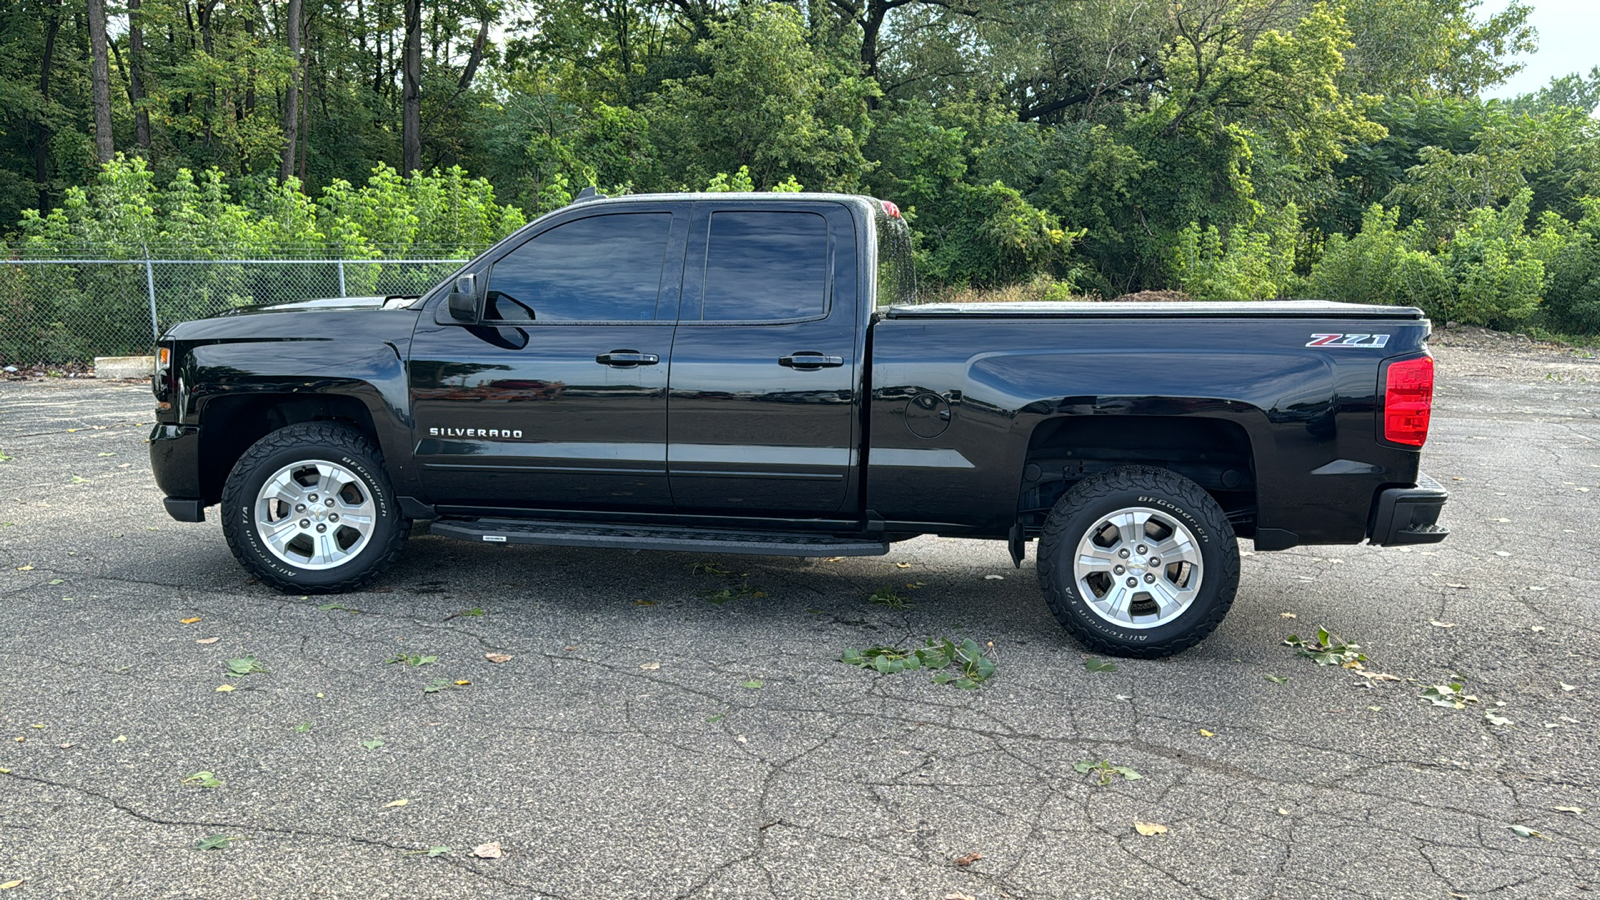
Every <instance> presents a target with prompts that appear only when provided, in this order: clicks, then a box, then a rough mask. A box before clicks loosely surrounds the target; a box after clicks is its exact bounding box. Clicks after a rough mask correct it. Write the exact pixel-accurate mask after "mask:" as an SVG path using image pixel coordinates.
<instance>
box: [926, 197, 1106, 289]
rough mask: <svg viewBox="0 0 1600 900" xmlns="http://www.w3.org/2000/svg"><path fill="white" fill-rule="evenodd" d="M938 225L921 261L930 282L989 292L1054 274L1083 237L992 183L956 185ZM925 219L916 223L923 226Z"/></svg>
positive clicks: (1058, 220)
mask: <svg viewBox="0 0 1600 900" xmlns="http://www.w3.org/2000/svg"><path fill="white" fill-rule="evenodd" d="M940 212H941V214H940V224H939V225H936V226H934V229H933V232H934V233H933V234H932V235H929V236H930V237H933V238H935V240H932V241H930V243H932V244H933V249H932V251H931V252H930V253H929V254H928V255H927V258H926V266H925V267H926V269H927V270H928V272H927V274H928V276H929V277H930V278H932V279H933V280H935V281H942V282H946V283H949V284H964V285H971V286H974V287H994V286H997V285H1002V284H1011V283H1013V282H1019V281H1027V280H1029V279H1031V278H1033V277H1034V276H1036V275H1039V274H1061V275H1062V276H1063V277H1064V278H1065V279H1066V280H1068V281H1070V280H1071V273H1070V272H1067V273H1059V272H1058V270H1059V269H1061V268H1062V265H1063V263H1064V262H1065V259H1066V255H1067V251H1068V250H1069V249H1070V248H1071V247H1072V243H1073V242H1074V241H1076V240H1078V239H1080V238H1082V237H1083V232H1082V231H1071V232H1069V231H1067V230H1066V229H1064V228H1063V227H1062V225H1061V220H1060V219H1058V218H1056V217H1055V216H1053V215H1051V214H1050V213H1048V212H1046V211H1044V210H1042V209H1039V208H1037V207H1035V206H1033V205H1031V204H1029V203H1028V202H1027V201H1026V200H1024V199H1022V195H1021V194H1019V193H1018V192H1017V191H1015V190H1012V189H1011V188H1009V187H1006V186H1005V185H1004V184H1002V183H1000V182H998V181H996V182H994V183H993V184H989V185H983V186H974V185H967V184H962V185H957V186H956V188H955V190H953V191H952V192H951V193H950V194H949V195H948V196H947V198H946V201H945V208H944V209H943V210H941V211H940ZM928 218H929V217H927V216H926V214H925V215H924V218H923V219H922V220H921V221H923V222H926V221H927V220H928Z"/></svg>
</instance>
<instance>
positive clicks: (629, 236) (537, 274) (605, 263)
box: [484, 213, 672, 322]
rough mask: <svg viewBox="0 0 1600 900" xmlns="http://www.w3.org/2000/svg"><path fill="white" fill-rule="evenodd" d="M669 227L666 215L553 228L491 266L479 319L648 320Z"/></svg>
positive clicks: (623, 216)
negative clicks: (484, 300)
mask: <svg viewBox="0 0 1600 900" xmlns="http://www.w3.org/2000/svg"><path fill="white" fill-rule="evenodd" d="M671 228H672V215H671V214H670V213H623V214H619V215H606V216H590V217H589V218H586V219H578V220H577V221H573V222H567V223H565V224H562V225H557V226H556V227H554V228H552V229H550V230H548V231H545V232H543V233H542V234H540V235H539V236H538V237H535V238H534V239H532V240H530V241H528V242H527V243H525V244H523V245H522V246H520V247H518V248H517V249H515V250H513V251H511V252H510V253H508V254H506V255H505V256H504V257H501V259H500V260H499V261H498V262H496V263H495V264H494V268H493V270H492V271H491V272H490V275H489V292H488V303H487V309H486V310H485V316H484V317H485V318H487V319H491V320H501V321H514V320H527V319H530V318H531V319H533V320H534V321H536V322H648V321H652V320H654V319H655V317H656V299H657V297H658V296H659V295H660V293H661V273H662V270H663V268H664V264H665V261H666V251H667V237H668V233H669V232H670V230H671Z"/></svg>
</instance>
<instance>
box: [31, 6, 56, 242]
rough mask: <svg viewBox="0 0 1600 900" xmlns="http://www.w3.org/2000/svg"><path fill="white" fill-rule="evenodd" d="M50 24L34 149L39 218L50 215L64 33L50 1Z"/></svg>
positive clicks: (41, 77)
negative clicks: (55, 86)
mask: <svg viewBox="0 0 1600 900" xmlns="http://www.w3.org/2000/svg"><path fill="white" fill-rule="evenodd" d="M49 9H50V24H48V25H46V26H45V29H44V59H43V61H42V62H40V63H39V99H40V101H41V102H40V106H41V107H42V108H41V109H40V111H39V142H38V144H37V145H35V147H34V151H33V165H34V170H33V171H34V181H36V182H38V185H39V215H41V216H42V215H47V214H49V212H50V139H51V138H52V137H53V136H54V135H55V132H54V131H52V130H51V128H50V125H49V119H48V117H49V115H50V66H51V64H52V63H54V62H55V55H56V34H57V33H58V32H60V31H61V10H60V7H59V6H58V5H57V0H50V3H49Z"/></svg>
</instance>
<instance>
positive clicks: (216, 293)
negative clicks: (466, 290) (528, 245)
mask: <svg viewBox="0 0 1600 900" xmlns="http://www.w3.org/2000/svg"><path fill="white" fill-rule="evenodd" d="M160 256H162V257H163V258H160V259H156V258H150V259H105V258H96V255H95V254H92V253H79V254H74V255H71V256H65V255H63V256H54V257H30V258H26V259H7V260H0V364H9V365H15V366H18V367H25V366H36V365H69V364H73V363H86V362H89V361H91V360H93V358H94V357H96V356H130V355H138V354H145V353H149V352H150V347H151V344H152V343H153V342H154V340H155V337H156V336H158V335H159V334H160V333H161V331H163V330H165V329H166V328H167V327H168V326H171V325H173V324H175V323H177V322H183V321H187V320H189V319H200V318H204V317H206V316H213V315H216V314H217V313H220V312H223V311H224V310H227V309H231V308H234V307H239V306H245V305H248V304H252V303H282V302H287V301H293V300H307V299H313V298H318V297H362V296H373V295H378V296H387V295H395V294H421V293H423V292H425V291H427V290H429V289H430V288H432V287H433V286H434V285H436V284H439V283H440V282H441V281H443V280H444V279H445V278H447V277H448V276H449V275H450V273H451V272H454V271H455V270H456V269H457V268H459V267H460V266H461V264H462V263H464V262H466V258H465V257H460V258H457V257H458V256H459V251H451V252H447V253H429V254H427V255H424V256H419V255H418V254H417V252H416V251H415V250H414V249H413V251H412V252H411V254H410V255H408V256H407V257H405V258H385V259H359V260H356V259H310V258H290V257H276V258H272V259H184V258H182V257H181V256H178V255H176V254H170V253H168V254H160Z"/></svg>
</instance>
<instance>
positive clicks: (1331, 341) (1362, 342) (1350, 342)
mask: <svg viewBox="0 0 1600 900" xmlns="http://www.w3.org/2000/svg"><path fill="white" fill-rule="evenodd" d="M1388 345H1389V336H1388V335H1387V334H1313V335H1312V336H1311V340H1309V341H1306V346H1307V347H1387V346H1388Z"/></svg>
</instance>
